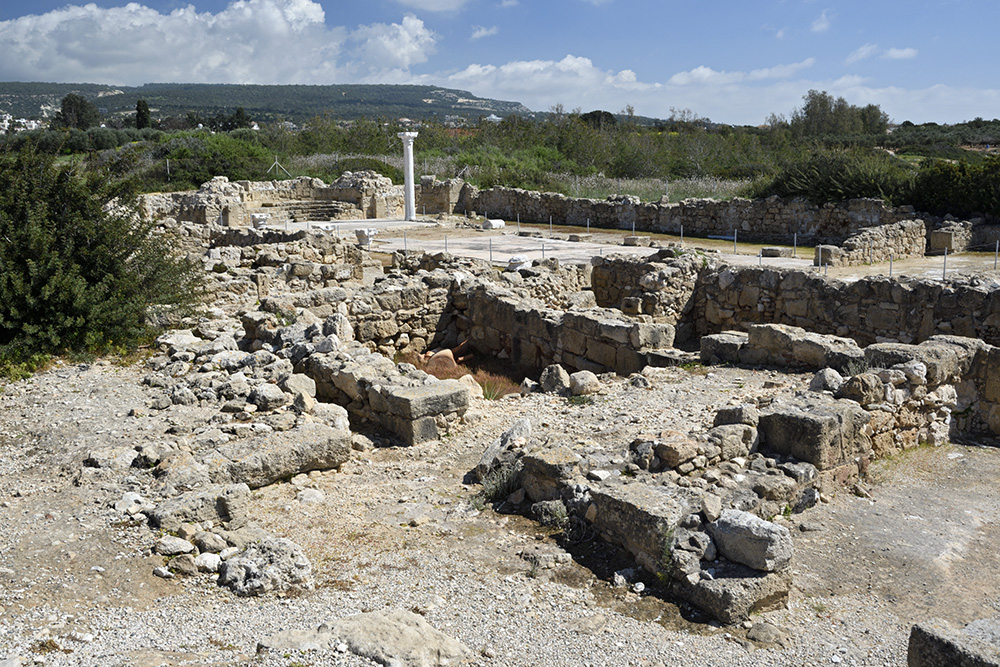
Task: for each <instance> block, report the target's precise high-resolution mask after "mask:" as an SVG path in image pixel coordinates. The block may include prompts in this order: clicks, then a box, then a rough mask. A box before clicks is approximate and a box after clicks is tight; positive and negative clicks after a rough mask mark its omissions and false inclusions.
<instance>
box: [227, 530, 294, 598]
mask: <svg viewBox="0 0 1000 667" xmlns="http://www.w3.org/2000/svg"><path fill="white" fill-rule="evenodd" d="M219 585H220V586H226V587H228V588H230V589H232V591H233V592H234V593H236V594H237V595H239V596H251V595H262V594H265V593H272V592H278V591H285V590H288V589H293V588H294V589H301V590H310V589H311V588H312V587H313V583H312V565H311V564H310V563H309V559H308V558H306V555H305V554H304V553H303V552H302V549H301V548H300V547H299V546H298V545H297V544H295V543H294V542H292V541H291V540H288V539H285V538H274V537H268V538H266V539H264V540H261V541H260V542H259V543H257V544H252V545H250V546H248V547H247V548H246V549H244V550H243V552H242V553H240V554H237V555H236V556H233V557H232V558H230V559H228V560H226V561H223V562H222V564H221V565H220V566H219Z"/></svg>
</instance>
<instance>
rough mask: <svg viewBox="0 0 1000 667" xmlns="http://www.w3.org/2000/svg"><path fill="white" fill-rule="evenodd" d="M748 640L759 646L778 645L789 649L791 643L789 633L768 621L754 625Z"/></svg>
mask: <svg viewBox="0 0 1000 667" xmlns="http://www.w3.org/2000/svg"><path fill="white" fill-rule="evenodd" d="M747 639H749V640H750V641H752V642H757V643H758V644H777V645H778V646H781V647H782V648H788V647H789V645H790V643H791V642H790V640H789V637H788V633H787V632H785V631H784V630H782V629H781V628H779V627H778V626H776V625H772V624H770V623H768V622H766V621H758V622H757V623H754V624H753V626H752V627H751V628H750V630H749V631H748V632H747Z"/></svg>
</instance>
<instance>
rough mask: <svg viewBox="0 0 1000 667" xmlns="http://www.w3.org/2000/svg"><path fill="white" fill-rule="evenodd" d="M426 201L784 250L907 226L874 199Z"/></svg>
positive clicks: (491, 194) (907, 210)
mask: <svg viewBox="0 0 1000 667" xmlns="http://www.w3.org/2000/svg"><path fill="white" fill-rule="evenodd" d="M425 188H426V189H427V191H428V192H429V193H433V195H432V196H430V197H429V198H428V200H427V202H428V204H429V205H428V208H427V211H428V213H432V212H433V213H438V212H447V213H465V212H470V211H475V212H476V213H478V214H480V215H489V216H492V217H501V218H505V219H507V220H515V219H517V218H518V217H520V219H521V221H523V222H534V223H547V222H548V221H549V218H550V217H551V218H552V220H553V222H556V223H559V224H573V225H585V224H587V221H588V220H589V221H590V224H591V226H593V227H597V228H604V229H631V228H632V225H633V223H634V225H635V229H636V231H637V232H638V231H643V232H665V233H677V232H679V231H680V229H681V227H682V226H683V228H684V233H685V234H686V235H690V236H702V237H707V236H715V235H718V236H729V237H731V236H732V235H733V231H734V230H737V232H738V235H739V236H740V237H742V238H745V239H747V240H751V239H752V240H756V241H765V242H775V243H787V244H789V245H790V244H791V243H792V238H793V234H798V240H799V242H800V243H803V244H806V243H813V244H816V243H834V244H837V243H840V242H841V241H843V240H844V239H845V238H847V237H848V236H851V235H853V234H855V233H857V232H858V231H859V230H860V229H863V228H866V227H874V226H878V225H887V224H890V223H895V222H899V221H900V220H904V219H907V218H912V215H913V208H912V207H908V206H904V207H899V208H891V207H887V206H886V205H885V204H884V202H883V201H882V200H880V199H852V200H850V201H847V202H843V203H838V204H824V205H822V206H817V205H815V204H811V203H809V202H807V201H805V200H801V199H794V200H789V201H785V200H782V199H780V198H778V197H769V198H767V199H758V200H753V201H751V200H749V199H740V198H736V199H733V200H731V201H716V200H713V199H687V200H684V201H682V202H679V203H668V202H662V201H661V202H656V203H645V204H644V203H641V202H640V201H639V199H638V198H636V197H631V196H614V197H609V198H608V199H607V200H598V199H582V198H572V197H566V196H564V195H561V194H558V193H550V192H533V191H528V190H521V189H518V188H500V187H498V188H490V189H488V190H479V189H477V188H474V187H472V186H469V185H466V186H465V187H464V188H463V189H462V190H461V194H460V196H459V198H458V201H455V199H454V198H451V197H450V198H447V200H446V201H444V200H442V203H441V204H440V206H441V208H435V209H433V210H432V209H431V208H430V204H431V203H433V202H436V201H438V199H439V198H440V197H439V195H438V194H437V193H440V192H441V191H442V190H444V189H447V190H448V192H449V193H454V192H455V191H456V189H457V188H458V181H457V180H453V181H449V182H448V183H447V185H446V184H444V183H440V182H437V181H430V180H428V181H427V182H426V183H422V184H421V189H422V190H423V189H425Z"/></svg>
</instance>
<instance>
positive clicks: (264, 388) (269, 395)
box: [247, 382, 289, 410]
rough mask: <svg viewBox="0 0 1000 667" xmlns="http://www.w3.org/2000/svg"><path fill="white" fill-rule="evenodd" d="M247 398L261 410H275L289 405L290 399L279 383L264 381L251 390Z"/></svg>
mask: <svg viewBox="0 0 1000 667" xmlns="http://www.w3.org/2000/svg"><path fill="white" fill-rule="evenodd" d="M247 400H248V401H249V402H251V403H253V404H254V405H256V406H257V407H258V408H260V409H261V410H275V409H277V408H280V407H282V406H285V405H288V402H289V399H288V396H287V395H285V392H283V391H281V389H280V388H279V387H278V386H277V385H273V384H271V383H269V382H268V383H264V384H262V385H259V386H258V387H256V388H255V389H254V390H253V391H251V392H250V395H249V396H248V397H247Z"/></svg>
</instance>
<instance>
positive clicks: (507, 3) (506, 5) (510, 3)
mask: <svg viewBox="0 0 1000 667" xmlns="http://www.w3.org/2000/svg"><path fill="white" fill-rule="evenodd" d="M518 4H519V3H518V2H517V0H503V2H501V3H500V8H501V9H510V8H511V7H517V5H518Z"/></svg>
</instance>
